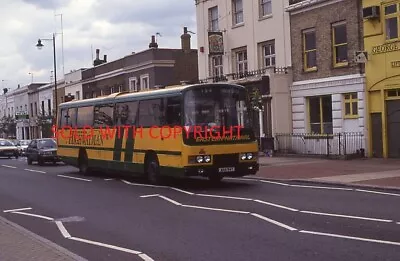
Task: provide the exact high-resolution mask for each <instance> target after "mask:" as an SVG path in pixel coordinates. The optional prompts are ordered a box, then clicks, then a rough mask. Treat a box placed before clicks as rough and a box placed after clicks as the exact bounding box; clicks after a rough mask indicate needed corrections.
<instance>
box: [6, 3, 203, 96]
mask: <svg viewBox="0 0 400 261" xmlns="http://www.w3.org/2000/svg"><path fill="white" fill-rule="evenodd" d="M0 17H1V23H0V35H1V39H2V44H1V48H0V80H1V85H2V89H3V88H10V89H11V90H12V89H15V88H16V87H17V85H18V84H20V85H21V86H24V85H27V84H29V83H31V81H32V78H33V82H49V81H50V78H51V75H52V72H51V71H53V47H52V45H53V43H52V41H47V40H43V41H42V44H43V45H44V47H43V48H42V49H41V50H38V49H37V48H36V44H37V41H38V39H39V38H42V39H51V38H52V36H53V33H54V32H55V33H56V41H55V43H56V60H57V80H59V79H62V78H63V72H65V73H68V72H70V71H71V70H75V69H79V68H88V67H91V66H93V60H92V56H93V57H94V58H95V56H96V54H95V50H96V49H100V58H102V57H103V55H107V61H113V60H117V59H119V58H122V57H123V56H125V55H128V54H131V53H132V52H139V51H142V50H145V49H147V48H148V45H149V43H150V40H151V35H156V33H160V34H161V36H157V42H158V46H159V48H180V36H181V34H182V33H183V27H184V26H187V27H188V30H190V31H193V32H196V15H195V4H194V1H193V0H1V8H0ZM192 48H197V42H196V35H192ZM63 57H64V59H63ZM63 60H64V61H63Z"/></svg>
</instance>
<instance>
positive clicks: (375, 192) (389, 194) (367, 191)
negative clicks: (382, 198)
mask: <svg viewBox="0 0 400 261" xmlns="http://www.w3.org/2000/svg"><path fill="white" fill-rule="evenodd" d="M355 191H359V192H365V193H373V194H380V195H387V196H396V197H400V194H396V193H387V192H380V191H373V190H365V189H355Z"/></svg>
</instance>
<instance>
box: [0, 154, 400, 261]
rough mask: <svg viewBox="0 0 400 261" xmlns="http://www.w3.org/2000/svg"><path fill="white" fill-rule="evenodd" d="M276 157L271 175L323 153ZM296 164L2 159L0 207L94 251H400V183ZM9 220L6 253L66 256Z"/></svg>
mask: <svg viewBox="0 0 400 261" xmlns="http://www.w3.org/2000/svg"><path fill="white" fill-rule="evenodd" d="M269 160H272V159H269ZM274 160H275V163H273V162H271V161H269V163H268V162H266V164H269V165H266V166H263V167H262V168H261V171H260V173H261V174H262V175H263V173H271V172H272V171H271V169H272V168H283V167H290V166H297V168H299V169H300V166H306V165H308V164H311V165H312V164H320V163H321V162H314V163H312V162H311V161H316V160H311V159H307V160H309V162H308V163H304V161H303V162H302V163H300V162H297V163H296V162H295V161H293V160H297V159H292V161H290V162H289V161H288V159H280V160H279V159H277V158H275V159H274ZM339 163H340V162H337V163H336V165H337V164H339ZM342 163H343V162H342ZM274 164H275V165H274ZM324 164H327V163H326V162H325V163H324ZM343 164H344V163H343ZM346 164H347V162H346ZM326 166H328V165H326ZM326 168H328V167H326ZM385 168H386V169H385V171H390V169H388V168H389V167H388V166H385ZM314 169H316V167H315V168H314ZM279 173H287V171H286V172H285V171H281V172H278V174H277V175H278V176H279ZM349 173H352V171H350V170H349ZM289 174H291V175H292V174H293V173H289ZM289 174H287V179H286V180H283V179H281V180H280V181H277V180H271V179H265V178H255V177H252V178H247V177H245V178H237V179H229V178H227V179H226V180H224V182H223V183H221V184H220V185H212V184H210V183H209V182H208V181H207V180H204V179H195V178H193V179H187V180H169V181H167V182H166V183H165V184H163V185H162V186H153V185H149V184H147V183H145V182H144V181H143V180H140V179H134V178H132V177H126V176H121V175H117V174H115V173H111V174H107V175H105V174H100V173H97V174H96V175H94V176H85V177H83V176H80V175H79V173H78V172H77V170H76V169H75V168H73V167H70V166H65V165H62V164H58V165H56V166H53V165H52V164H50V165H48V166H43V167H40V166H37V165H27V163H26V161H25V159H23V158H21V159H18V160H15V159H13V160H9V159H0V180H1V182H0V217H2V220H3V219H7V221H5V222H6V223H7V222H12V223H14V224H18V226H20V227H24V228H25V229H27V230H29V231H31V233H34V234H35V235H38V236H40V237H41V238H45V239H46V240H47V241H50V242H52V243H53V244H56V245H57V246H60V247H62V248H63V249H67V250H68V251H70V252H72V253H75V254H76V255H79V257H76V258H80V257H82V258H85V259H87V260H94V261H105V260H118V261H125V260H127V261H128V260H129V261H187V260H190V261H204V260H207V261H214V260H215V261H225V260H229V261H243V260H245V261H247V260H251V261H265V260H279V261H286V260H296V261H320V260H324V261H336V260H363V261H375V260H385V261H386V260H393V261H397V260H400V251H399V248H400V209H399V208H398V207H397V206H398V205H399V200H400V192H399V193H396V192H391V193H389V192H387V191H386V190H381V189H359V188H356V187H343V186H336V185H330V184H326V185H324V186H321V185H313V184H310V183H305V182H299V181H293V180H290V179H291V178H290V175H289ZM321 175H322V174H321ZM281 176H282V175H281ZM320 177H324V176H323V175H322V176H320ZM1 224H2V223H1V222H0V229H1V230H0V232H1V233H0V253H2V254H3V256H2V257H0V260H1V261H3V260H13V261H14V260H46V261H47V260H59V259H56V258H58V257H53V256H46V254H51V253H50V252H52V251H53V250H48V251H47V250H46V249H48V247H47V246H43V247H41V248H42V249H40V247H39V248H36V249H39V250H37V252H36V256H34V257H37V258H36V259H35V258H32V259H28V258H24V257H20V256H21V255H22V254H23V253H25V252H26V251H28V250H27V249H28V248H29V247H32V248H34V246H32V244H33V245H34V244H36V243H35V241H28V242H26V243H25V242H23V241H22V239H21V240H19V239H14V238H16V237H18V234H19V232H18V231H11V232H7V233H2V230H3V229H4V228H3V225H1ZM6 227H7V226H6ZM8 227H9V226H8ZM23 237H24V239H26V238H27V237H25V236H23ZM3 242H5V243H3ZM5 244H7V245H5ZM25 244H26V245H25ZM3 246H4V247H3ZM12 249H14V251H13V250H12ZM4 250H6V251H4ZM7 250H8V251H7ZM40 251H41V252H40ZM54 251H56V250H54ZM0 255H1V254H0ZM39 255H42V256H41V257H39ZM71 255H72V254H70V256H71ZM27 256H28V254H27ZM29 256H32V255H29ZM64 260H71V259H64ZM73 260H76V259H73Z"/></svg>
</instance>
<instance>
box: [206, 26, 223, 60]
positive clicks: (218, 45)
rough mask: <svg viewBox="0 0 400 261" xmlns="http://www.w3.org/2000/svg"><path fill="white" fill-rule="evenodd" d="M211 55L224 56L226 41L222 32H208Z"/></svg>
mask: <svg viewBox="0 0 400 261" xmlns="http://www.w3.org/2000/svg"><path fill="white" fill-rule="evenodd" d="M208 45H209V54H211V55H221V54H224V40H223V36H222V32H208Z"/></svg>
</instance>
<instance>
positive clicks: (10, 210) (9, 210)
mask: <svg viewBox="0 0 400 261" xmlns="http://www.w3.org/2000/svg"><path fill="white" fill-rule="evenodd" d="M31 209H32V208H16V209H8V210H3V212H4V213H7V212H14V211H22V210H31Z"/></svg>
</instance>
